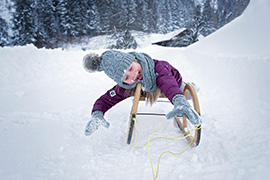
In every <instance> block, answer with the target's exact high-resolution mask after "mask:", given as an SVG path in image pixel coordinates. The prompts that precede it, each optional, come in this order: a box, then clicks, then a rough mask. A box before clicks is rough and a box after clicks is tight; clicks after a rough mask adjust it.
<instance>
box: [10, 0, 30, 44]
mask: <svg viewBox="0 0 270 180" xmlns="http://www.w3.org/2000/svg"><path fill="white" fill-rule="evenodd" d="M32 4H33V0H14V6H15V10H16V11H15V13H14V15H13V19H12V21H13V27H12V29H13V37H12V39H13V44H14V45H26V44H31V43H33V42H35V27H34V17H33V7H32Z"/></svg>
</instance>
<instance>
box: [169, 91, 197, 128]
mask: <svg viewBox="0 0 270 180" xmlns="http://www.w3.org/2000/svg"><path fill="white" fill-rule="evenodd" d="M172 102H173V104H174V109H173V110H172V111H171V112H169V113H168V114H167V115H166V118H167V119H171V118H173V117H175V116H185V117H187V118H188V120H189V121H190V122H191V124H193V125H194V126H198V125H200V124H201V123H202V120H201V117H200V116H199V114H198V113H197V112H196V111H194V110H193V109H192V107H191V106H190V104H189V103H188V102H187V100H186V98H185V96H184V95H182V94H177V95H175V96H174V97H173V100H172Z"/></svg>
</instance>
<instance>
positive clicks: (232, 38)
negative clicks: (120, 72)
mask: <svg viewBox="0 0 270 180" xmlns="http://www.w3.org/2000/svg"><path fill="white" fill-rule="evenodd" d="M269 10H270V2H269V1H268V0H256V1H251V3H250V5H249V6H248V8H247V10H246V11H245V12H244V13H243V15H242V16H241V17H239V18H238V19H236V20H235V21H233V22H232V23H231V24H229V25H227V26H225V27H224V28H222V29H220V30H218V31H217V32H216V33H215V34H213V35H211V36H209V37H207V38H205V39H203V40H202V41H200V42H198V43H196V44H194V45H192V46H190V47H188V48H185V49H180V48H164V47H158V46H151V45H150V44H149V46H146V47H145V46H142V47H143V48H141V49H137V50H136V51H138V52H145V53H148V54H150V55H151V56H152V57H153V58H156V59H160V60H167V61H169V62H170V63H171V64H173V65H174V66H175V67H177V68H178V69H179V71H180V72H181V74H182V75H183V78H184V80H185V81H193V82H195V83H196V84H197V85H198V86H199V87H200V92H199V94H198V96H199V100H200V105H201V112H202V119H203V121H204V123H203V130H202V139H201V143H200V145H199V146H198V147H196V148H190V149H188V150H187V151H186V152H185V153H184V154H182V155H180V156H173V155H169V154H167V155H164V156H163V157H162V159H161V162H160V171H159V175H158V178H157V179H160V180H168V179H170V180H178V179H190V180H197V179H200V180H204V179H207V180H209V179H211V180H212V179H213V180H216V179H221V180H231V179H236V180H241V179H248V180H257V179H260V180H264V179H268V177H269V176H270V172H269V166H270V153H269V148H270V132H269V130H268V128H269V127H270V121H269V119H270V96H269V93H268V92H269V90H268V88H269V87H270V72H269V69H270V53H269V41H270V38H269V34H268V33H269V32H270V31H269V30H270V25H267V24H266V22H268V17H269V15H270V14H269V12H270V11H269ZM103 51H104V50H103V49H100V50H95V51H94V52H96V53H102V52H103ZM88 52H90V51H87V52H84V51H81V50H78V49H76V48H74V49H70V50H68V51H62V50H60V49H56V50H45V49H36V48H35V47H34V46H26V47H14V48H1V49H0V84H1V86H0V102H1V103H0V179H3V180H14V179H16V180H26V179H27V180H37V179H38V180H59V179H66V180H96V179H100V180H109V179H110V180H111V179H117V180H126V179H130V180H135V179H143V180H148V179H152V171H151V166H150V162H149V159H148V154H147V150H146V148H144V149H139V150H137V149H134V148H133V146H132V145H127V144H126V136H127V128H128V121H129V119H128V118H129V112H130V109H131V103H132V99H131V98H130V99H127V100H125V101H124V102H121V103H120V104H118V105H116V106H115V107H113V108H112V109H111V110H110V111H108V112H107V113H106V116H105V118H106V119H107V120H108V121H109V122H110V124H111V126H110V128H109V129H105V128H100V129H99V130H98V131H97V132H95V133H94V134H93V135H92V136H90V137H86V136H85V135H84V128H85V125H86V123H87V122H88V121H89V120H90V110H91V108H92V105H93V103H94V102H95V100H96V99H97V98H98V97H99V96H100V95H102V94H103V93H104V92H106V91H107V90H108V89H109V88H111V87H112V86H113V85H114V82H113V81H112V80H110V79H109V78H108V77H107V76H106V75H105V74H104V73H95V74H89V73H87V72H85V70H84V69H83V67H82V63H81V60H82V57H83V56H84V55H85V54H86V53H88ZM171 108H172V106H170V105H169V104H168V105H166V106H165V107H164V105H162V104H155V105H154V106H152V107H149V106H145V105H144V103H141V104H140V106H139V111H156V112H162V113H167V112H169V110H171ZM152 132H165V133H169V134H171V135H174V136H177V135H179V129H178V128H177V127H176V126H175V125H174V123H173V122H172V121H170V120H166V119H165V118H163V117H157V118H149V117H148V118H146V117H139V118H138V140H137V145H139V146H141V145H143V144H144V143H145V142H146V141H147V138H148V135H150V134H151V133H152ZM187 145H188V143H187V142H186V141H185V140H180V141H179V140H178V141H168V140H158V141H155V142H153V143H151V145H150V150H151V156H152V159H153V163H154V168H155V169H156V165H157V160H158V156H159V155H160V154H161V153H162V152H163V151H166V150H171V151H174V152H181V151H183V150H184V149H185V148H186V147H187Z"/></svg>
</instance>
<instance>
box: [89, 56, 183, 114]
mask: <svg viewBox="0 0 270 180" xmlns="http://www.w3.org/2000/svg"><path fill="white" fill-rule="evenodd" d="M154 63H155V73H156V74H157V78H156V83H157V86H158V87H159V88H160V90H161V92H162V93H163V94H164V95H165V96H166V97H167V98H168V99H169V100H170V101H171V102H172V98H173V97H174V95H176V94H183V92H182V91H181V90H180V86H181V84H182V77H181V74H180V73H179V72H178V70H177V69H175V68H174V67H173V66H172V65H170V64H169V63H168V62H166V61H160V60H155V59H154ZM128 92H130V90H127V89H124V88H122V87H120V86H118V85H115V86H114V87H113V88H111V89H110V90H108V91H107V92H106V93H105V94H103V95H102V96H101V97H100V98H99V99H97V100H96V102H95V104H94V107H93V109H92V112H94V111H96V110H99V111H102V112H103V114H105V112H106V111H108V110H109V109H110V108H111V107H113V106H114V105H115V104H117V103H119V102H120V101H122V100H124V99H126V98H128V97H130V96H131V94H130V93H128Z"/></svg>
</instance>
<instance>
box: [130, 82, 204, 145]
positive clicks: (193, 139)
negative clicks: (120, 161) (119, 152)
mask: <svg viewBox="0 0 270 180" xmlns="http://www.w3.org/2000/svg"><path fill="white" fill-rule="evenodd" d="M188 92H190V95H191V97H192V102H193V108H194V110H195V111H196V112H197V113H198V114H199V115H201V111H200V105H199V100H198V97H197V93H196V90H195V88H194V86H193V85H192V84H186V86H185V89H184V95H185V97H186V99H187V97H188ZM159 98H167V97H166V96H164V94H162V95H161V96H160V97H159ZM145 99H146V96H145V94H144V92H143V91H142V85H141V83H138V84H137V86H136V90H135V94H134V99H133V104H132V108H131V111H130V118H129V128H128V136H127V144H130V143H131V139H132V134H133V131H134V123H135V121H136V116H137V115H156V116H165V114H158V113H137V110H138V106H139V101H145ZM181 118H182V121H181ZM174 120H175V122H176V124H177V125H178V127H179V129H180V130H181V131H182V132H183V134H184V135H185V136H186V140H187V141H188V142H189V143H190V144H191V146H192V147H196V146H198V145H199V143H200V139H201V125H199V126H196V127H194V128H195V133H194V136H193V135H191V134H190V132H189V129H188V123H189V121H188V119H187V118H186V117H174Z"/></svg>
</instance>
